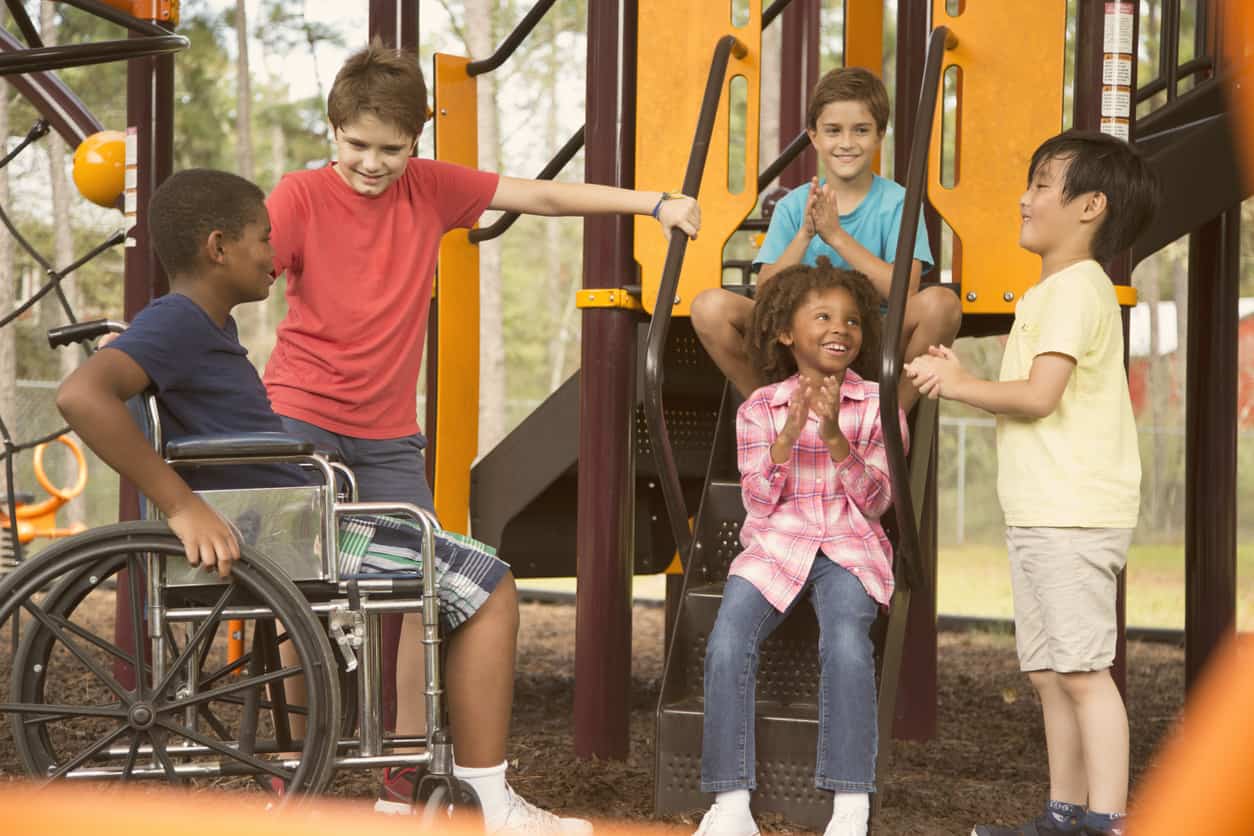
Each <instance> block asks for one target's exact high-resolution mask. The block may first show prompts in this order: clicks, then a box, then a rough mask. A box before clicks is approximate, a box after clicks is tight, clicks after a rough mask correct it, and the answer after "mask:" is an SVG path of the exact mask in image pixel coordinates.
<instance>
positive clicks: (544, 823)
mask: <svg viewBox="0 0 1254 836" xmlns="http://www.w3.org/2000/svg"><path fill="white" fill-rule="evenodd" d="M505 791H506V792H507V793H509V806H508V807H507V808H506V811H505V818H504V819H502V820H501V822H500V823H499V824H497V825H496V826H495V827H492V828H490V829H489V828H487V827H486V822H485V830H486V832H487V833H488V836H498V834H499V836H507V834H515V833H517V834H525V833H534V834H546V835H547V836H588V834H591V833H592V822H590V821H585V820H584V819H570V818H562V817H560V816H556V815H554V814H553V813H550V812H549V811H548V810H541V809H540V808H539V807H537V806H536V805H534V804H532V803H531V802H530V801H527V800H526V799H525V798H523V797H522V796H521V795H519V794H518V793H516V792H514V788H513V787H511V786H510V785H509V784H506V785H505Z"/></svg>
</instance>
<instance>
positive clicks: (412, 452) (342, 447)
mask: <svg viewBox="0 0 1254 836" xmlns="http://www.w3.org/2000/svg"><path fill="white" fill-rule="evenodd" d="M279 418H281V419H282V421H283V429H284V431H286V432H287V433H288V434H289V435H294V436H296V437H297V438H303V439H305V440H306V441H312V442H313V443H314V445H315V446H316V447H317V448H318V449H319V450H329V451H330V450H333V451H335V452H336V453H339V455H340V458H341V459H343V460H344V464H346V465H348V467H350V468H351V469H352V471H353V475H354V476H355V477H356V478H357V490H358V493H359V495H360V499H361V501H362V502H408V503H409V504H411V505H417V506H418V507H419V508H424V509H426V510H428V511H431V512H432V513H434V512H435V502H434V500H433V499H432V497H431V488H430V486H429V485H427V470H426V466H425V464H424V463H423V459H422V451H423V450H424V449H426V446H427V439H426V437H425V436H424V435H423V434H422V433H414V434H413V435H406V436H401V437H400V438H354V437H353V436H350V435H340V434H339V433H334V432H331V431H330V430H324V429H322V427H318V426H315V425H313V424H310V423H308V422H306V421H301V420H298V419H296V418H288V417H287V416H286V415H280V416H279Z"/></svg>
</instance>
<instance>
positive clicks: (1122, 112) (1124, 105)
mask: <svg viewBox="0 0 1254 836" xmlns="http://www.w3.org/2000/svg"><path fill="white" fill-rule="evenodd" d="M1131 111H1132V94H1131V90H1130V89H1129V88H1127V87H1103V88H1102V116H1120V117H1123V118H1125V119H1126V118H1127V117H1128V115H1129V114H1130V113H1131Z"/></svg>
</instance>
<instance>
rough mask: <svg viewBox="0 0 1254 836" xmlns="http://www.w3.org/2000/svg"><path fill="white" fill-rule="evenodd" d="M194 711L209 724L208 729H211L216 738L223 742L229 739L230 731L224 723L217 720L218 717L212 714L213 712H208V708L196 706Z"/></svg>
mask: <svg viewBox="0 0 1254 836" xmlns="http://www.w3.org/2000/svg"><path fill="white" fill-rule="evenodd" d="M196 711H197V712H198V713H199V714H200V716H201V717H202V718H203V719H204V721H205V722H206V723H208V724H209V728H211V729H213V731H214V733H216V734H217V735H218V737H220V738H222V739H223V740H230V739H231V737H232V734H231V732H230V730H229V729H228V728H227V727H226V724H225V723H223V722H222V721H221V720H219V719H218V715H216V714H214V713H213V711H212V710H210V708H209V706H207V705H198V706H196Z"/></svg>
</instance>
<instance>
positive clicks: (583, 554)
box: [575, 0, 637, 759]
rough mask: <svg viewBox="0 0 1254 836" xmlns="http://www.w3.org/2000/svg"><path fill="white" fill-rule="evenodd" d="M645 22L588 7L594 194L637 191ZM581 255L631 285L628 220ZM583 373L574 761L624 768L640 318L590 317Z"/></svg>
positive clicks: (602, 278) (607, 2)
mask: <svg viewBox="0 0 1254 836" xmlns="http://www.w3.org/2000/svg"><path fill="white" fill-rule="evenodd" d="M636 15H637V5H636V0H601V1H600V2H597V3H590V4H589V6H588V73H587V76H588V88H587V89H588V94H587V123H586V124H587V130H586V138H587V151H586V154H585V160H586V162H585V173H586V174H585V176H586V178H587V181H588V182H589V183H603V184H606V185H611V186H624V187H630V186H632V185H633V181H634V180H635V158H634V153H633V151H634V143H635V117H634V112H633V109H632V108H633V105H632V103H633V102H635V77H636V68H635V54H636ZM620 97H621V98H620ZM620 101H621V102H623V103H624V105H623V108H622V110H621V112H620V106H619V102H620ZM583 253H584V256H583V285H584V287H622V286H623V285H626V284H631V283H633V281H634V273H635V271H634V264H633V260H632V220H631V218H627V217H619V216H610V217H596V218H587V219H585V221H584V237H583ZM582 362H583V366H582V372H581V383H580V392H579V494H578V514H579V517H578V523H577V528H576V549H577V552H578V558H577V560H578V562H577V568H576V571H577V572H578V577H579V583H578V586H577V588H576V589H577V592H576V619H575V753H576V754H577V755H578V756H579V757H584V758H588V757H598V758H616V759H621V758H625V757H626V756H627V753H628V748H629V737H628V725H629V724H628V721H629V719H630V705H631V701H630V691H631V575H632V566H633V559H634V551H635V548H634V546H635V544H634V529H635V526H634V514H635V485H634V478H635V444H634V439H633V432H634V428H635V422H634V412H635V384H636V319H635V316H634V315H633V314H632V313H631V312H630V311H627V310H622V309H618V308H587V309H585V310H584V312H583V346H582Z"/></svg>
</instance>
